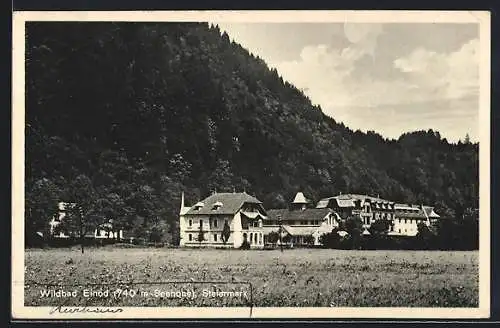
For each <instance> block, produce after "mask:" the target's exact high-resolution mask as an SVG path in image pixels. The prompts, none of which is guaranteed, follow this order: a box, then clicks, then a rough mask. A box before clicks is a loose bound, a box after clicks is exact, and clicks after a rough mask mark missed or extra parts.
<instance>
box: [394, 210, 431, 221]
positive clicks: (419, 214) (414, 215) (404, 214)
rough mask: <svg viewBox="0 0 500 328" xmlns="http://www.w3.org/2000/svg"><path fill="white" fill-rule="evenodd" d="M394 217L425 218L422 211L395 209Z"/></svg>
mask: <svg viewBox="0 0 500 328" xmlns="http://www.w3.org/2000/svg"><path fill="white" fill-rule="evenodd" d="M396 217H398V218H408V219H423V220H425V219H427V217H426V216H425V214H424V212H423V211H419V212H400V211H396Z"/></svg>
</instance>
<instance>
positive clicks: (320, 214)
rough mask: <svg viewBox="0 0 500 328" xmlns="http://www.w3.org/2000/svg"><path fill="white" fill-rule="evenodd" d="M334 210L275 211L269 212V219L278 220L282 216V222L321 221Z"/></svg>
mask: <svg viewBox="0 0 500 328" xmlns="http://www.w3.org/2000/svg"><path fill="white" fill-rule="evenodd" d="M331 212H332V210H331V209H329V208H306V209H305V210H292V211H290V210H288V209H274V210H268V211H267V217H268V218H269V219H275V220H276V219H278V215H281V220H283V221H290V220H294V221H296V220H321V219H323V218H324V217H325V216H326V215H327V214H328V213H331Z"/></svg>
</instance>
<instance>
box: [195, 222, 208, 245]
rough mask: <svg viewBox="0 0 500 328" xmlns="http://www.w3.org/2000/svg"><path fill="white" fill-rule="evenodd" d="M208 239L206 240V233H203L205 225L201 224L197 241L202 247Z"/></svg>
mask: <svg viewBox="0 0 500 328" xmlns="http://www.w3.org/2000/svg"><path fill="white" fill-rule="evenodd" d="M205 240H206V239H205V231H203V225H202V224H201V223H200V230H199V231H198V238H197V241H198V242H199V243H200V246H201V243H202V242H204V241H205Z"/></svg>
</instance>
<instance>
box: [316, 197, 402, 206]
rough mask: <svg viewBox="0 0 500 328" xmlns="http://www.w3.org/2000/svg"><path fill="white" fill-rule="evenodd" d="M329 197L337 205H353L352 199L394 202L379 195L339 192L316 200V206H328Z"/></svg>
mask: <svg viewBox="0 0 500 328" xmlns="http://www.w3.org/2000/svg"><path fill="white" fill-rule="evenodd" d="M331 199H335V200H336V201H337V204H338V206H339V207H354V206H355V204H354V201H362V202H365V201H368V202H379V203H389V204H394V202H392V201H389V200H386V199H382V198H379V197H373V196H368V195H360V194H341V195H337V196H332V197H327V198H323V199H321V200H320V201H319V202H318V205H317V206H316V208H324V207H326V206H328V203H329V201H330V200H331Z"/></svg>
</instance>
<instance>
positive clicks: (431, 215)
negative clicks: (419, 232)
mask: <svg viewBox="0 0 500 328" xmlns="http://www.w3.org/2000/svg"><path fill="white" fill-rule="evenodd" d="M423 208H424V211H425V213H426V214H427V216H428V217H429V218H431V219H432V218H440V217H441V216H439V214H437V213H436V212H434V207H431V206H424V207H423Z"/></svg>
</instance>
